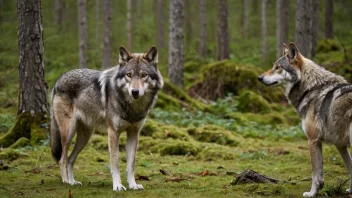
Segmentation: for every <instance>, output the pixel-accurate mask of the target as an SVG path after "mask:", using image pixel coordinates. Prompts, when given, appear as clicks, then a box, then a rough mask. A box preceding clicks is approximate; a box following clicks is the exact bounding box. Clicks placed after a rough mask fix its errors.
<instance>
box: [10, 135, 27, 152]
mask: <svg viewBox="0 0 352 198" xmlns="http://www.w3.org/2000/svg"><path fill="white" fill-rule="evenodd" d="M30 145H31V143H30V141H29V139H27V138H25V137H21V138H20V139H18V140H17V141H16V142H15V143H14V144H12V145H11V146H10V147H9V148H12V149H17V148H23V147H25V146H30Z"/></svg>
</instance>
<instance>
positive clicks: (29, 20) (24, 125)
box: [0, 0, 49, 147]
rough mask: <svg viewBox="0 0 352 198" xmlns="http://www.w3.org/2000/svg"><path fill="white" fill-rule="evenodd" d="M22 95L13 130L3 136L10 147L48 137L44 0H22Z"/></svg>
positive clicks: (0, 144) (2, 142)
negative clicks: (16, 143) (22, 141)
mask: <svg viewBox="0 0 352 198" xmlns="http://www.w3.org/2000/svg"><path fill="white" fill-rule="evenodd" d="M17 15H18V48H19V67H18V69H19V79H20V88H19V97H18V109H17V118H16V121H15V123H14V125H13V127H12V128H11V130H10V131H9V132H8V133H6V134H5V135H4V136H2V137H1V138H0V147H8V146H10V145H11V144H12V143H14V142H16V141H17V140H19V139H20V138H23V137H24V138H28V139H30V138H31V139H33V140H34V141H33V142H32V143H35V142H37V140H38V138H40V139H44V138H46V134H47V133H46V129H45V128H43V127H42V126H44V125H46V126H47V123H48V121H47V117H48V114H49V105H48V102H47V98H46V95H47V84H46V83H45V79H44V43H43V26H42V3H41V0H18V1H17Z"/></svg>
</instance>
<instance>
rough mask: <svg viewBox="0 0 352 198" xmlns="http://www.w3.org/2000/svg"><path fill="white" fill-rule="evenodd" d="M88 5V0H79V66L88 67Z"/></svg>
mask: <svg viewBox="0 0 352 198" xmlns="http://www.w3.org/2000/svg"><path fill="white" fill-rule="evenodd" d="M86 6H87V0H78V31H79V68H87V67H88V58H87V42H88V40H87V17H86Z"/></svg>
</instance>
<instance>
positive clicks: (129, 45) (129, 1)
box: [127, 0, 132, 49]
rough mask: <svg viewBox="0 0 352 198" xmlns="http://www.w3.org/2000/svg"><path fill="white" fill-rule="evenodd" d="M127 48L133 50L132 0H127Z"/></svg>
mask: <svg viewBox="0 0 352 198" xmlns="http://www.w3.org/2000/svg"><path fill="white" fill-rule="evenodd" d="M127 48H128V49H131V48H132V0H127Z"/></svg>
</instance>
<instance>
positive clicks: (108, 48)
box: [103, 0, 112, 69]
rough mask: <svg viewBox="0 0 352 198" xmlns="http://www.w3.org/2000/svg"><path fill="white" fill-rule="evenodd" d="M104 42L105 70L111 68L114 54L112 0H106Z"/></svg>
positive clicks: (104, 6)
mask: <svg viewBox="0 0 352 198" xmlns="http://www.w3.org/2000/svg"><path fill="white" fill-rule="evenodd" d="M103 2H104V5H103V12H104V41H103V45H104V48H103V69H107V68H108V67H110V66H111V54H112V41H111V38H112V22H111V20H112V0H104V1H103Z"/></svg>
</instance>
